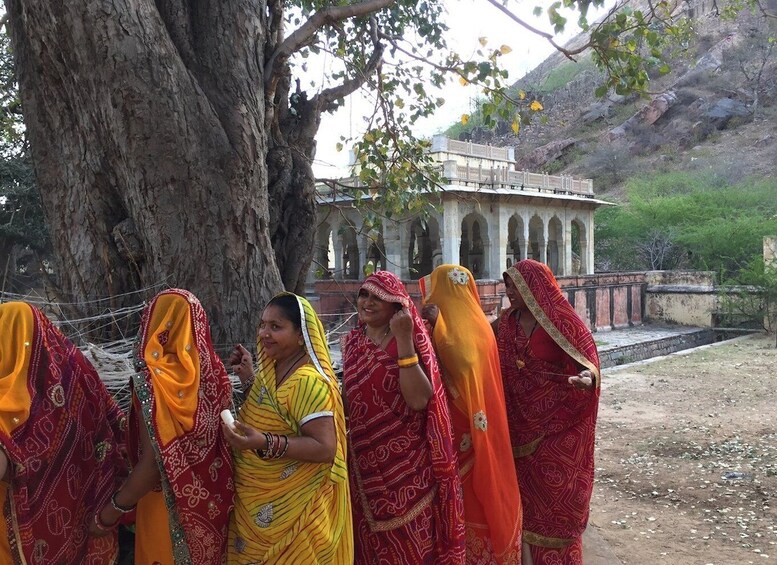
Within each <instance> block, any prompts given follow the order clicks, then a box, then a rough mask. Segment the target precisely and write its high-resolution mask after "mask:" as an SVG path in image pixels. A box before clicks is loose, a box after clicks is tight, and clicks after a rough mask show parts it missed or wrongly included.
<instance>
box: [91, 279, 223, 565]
mask: <svg viewBox="0 0 777 565" xmlns="http://www.w3.org/2000/svg"><path fill="white" fill-rule="evenodd" d="M136 347H137V349H136V352H135V371H136V373H135V374H134V375H133V377H132V381H131V384H132V409H131V412H130V418H129V452H130V453H129V454H130V459H131V461H132V465H133V468H132V472H131V473H130V475H129V477H128V479H127V482H126V483H125V484H124V485H123V486H122V487H121V488H120V489H119V490H117V491H116V492H115V493H114V495H113V497H112V498H111V500H110V502H109V504H106V505H105V506H104V507H103V508H102V510H101V511H100V513H99V514H98V515H97V523H98V529H99V528H106V527H110V526H111V525H113V524H115V523H116V522H117V521H118V520H119V518H120V517H121V515H122V514H123V513H125V512H129V511H131V510H132V509H134V508H135V505H137V514H136V525H135V563H136V564H138V565H151V564H152V563H153V564H154V565H171V564H175V565H184V564H192V563H196V564H197V565H217V564H221V563H222V562H223V561H224V556H225V555H226V541H227V526H228V523H229V513H230V510H231V509H232V502H233V500H232V499H233V493H234V484H233V479H232V456H231V454H230V451H229V448H228V446H227V443H226V441H225V440H224V437H223V435H222V434H221V426H220V423H221V419H220V413H221V411H222V410H224V409H225V408H227V407H229V406H231V395H232V386H231V384H230V382H229V379H228V377H227V372H226V370H225V369H224V365H223V364H222V362H221V360H220V359H219V358H218V356H217V355H216V353H215V352H214V350H213V344H212V343H211V338H210V328H209V326H208V320H207V317H206V315H205V311H204V310H203V308H202V305H201V304H200V302H199V300H197V298H196V297H195V296H194V295H193V294H191V293H190V292H188V291H186V290H180V289H170V290H165V291H163V292H160V293H159V294H157V295H156V296H155V297H154V299H153V300H152V301H151V303H150V304H149V305H148V306H147V307H146V309H145V311H144V312H143V319H142V321H141V327H140V332H139V334H138V343H137V346H136Z"/></svg>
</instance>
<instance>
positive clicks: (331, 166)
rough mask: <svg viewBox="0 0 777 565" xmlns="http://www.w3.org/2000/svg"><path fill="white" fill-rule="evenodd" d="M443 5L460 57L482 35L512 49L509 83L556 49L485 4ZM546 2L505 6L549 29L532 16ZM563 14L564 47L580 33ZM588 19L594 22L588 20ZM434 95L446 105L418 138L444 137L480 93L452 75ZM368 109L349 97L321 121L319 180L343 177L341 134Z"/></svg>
mask: <svg viewBox="0 0 777 565" xmlns="http://www.w3.org/2000/svg"><path fill="white" fill-rule="evenodd" d="M445 3H446V6H447V9H448V17H447V23H448V26H449V28H450V31H449V33H448V36H447V38H446V39H447V41H448V44H449V46H450V47H451V48H453V49H454V50H455V51H457V52H458V53H461V54H462V55H463V56H466V55H470V54H473V53H474V52H475V51H476V50H477V49H478V48H480V43H479V39H480V38H481V37H485V38H487V40H488V44H487V46H486V47H487V48H490V49H496V48H499V47H500V46H501V45H508V46H509V47H510V48H511V49H512V51H511V52H510V53H508V54H507V55H504V56H503V57H502V59H501V64H502V65H503V66H504V68H506V69H507V70H508V72H509V73H510V76H509V79H508V83H513V82H515V81H516V80H518V79H519V78H521V77H522V76H523V75H525V74H526V73H527V72H529V71H530V70H532V69H533V68H534V67H536V66H537V65H539V64H540V63H542V61H543V60H545V58H547V57H548V56H549V55H550V54H552V53H553V51H554V48H553V46H552V45H550V44H549V43H548V42H547V41H546V40H545V39H543V38H540V37H537V36H535V35H533V34H532V33H530V32H528V31H526V30H524V29H523V28H522V27H520V26H519V25H518V24H517V23H515V22H514V21H512V20H511V19H509V18H508V17H507V16H505V15H504V14H503V13H502V12H501V11H499V10H497V9H496V8H495V7H494V6H492V5H491V4H489V3H488V2H486V1H485V0H445ZM550 3H551V0H535V1H533V2H532V1H529V2H527V1H525V0H523V1H521V0H519V2H518V3H516V2H511V3H510V4H508V6H509V7H510V8H511V9H512V10H514V11H515V12H516V13H517V15H518V16H519V17H522V18H523V19H524V20H526V21H528V22H529V23H530V24H531V25H533V26H535V27H538V28H540V29H542V30H547V31H550V25H549V24H548V23H547V18H546V17H545V16H543V17H542V18H535V17H534V16H533V15H532V13H531V12H532V9H533V8H534V6H537V5H543V6H547V5H549V4H550ZM602 13H603V12H602ZM567 16H568V24H567V28H568V29H567V30H566V31H565V32H564V34H563V35H562V36H560V40H559V39H557V41H558V42H560V43H562V44H563V42H564V41H567V40H569V39H571V38H572V37H574V35H576V34H577V33H578V32H579V29H578V28H577V26H576V25H575V22H576V17H574V16H570V14H567ZM590 19H592V18H591V17H589V20H590ZM316 72H319V73H325V72H326V65H325V64H324V65H323V66H320V67H319V68H318V69H316ZM438 95H439V96H442V97H443V98H445V100H446V103H445V105H444V106H443V107H442V108H440V110H439V111H438V112H437V113H436V114H435V116H434V117H432V118H428V119H424V120H423V121H421V122H419V123H418V124H417V127H416V128H415V131H414V133H415V134H416V135H418V136H431V135H434V134H435V133H442V132H443V131H444V130H446V129H447V128H448V127H449V126H450V125H452V124H453V123H454V122H456V121H458V120H459V119H460V118H461V115H462V114H468V113H470V112H471V111H472V109H473V108H472V106H473V101H474V100H475V99H476V98H477V97H478V95H479V91H478V89H477V88H475V87H472V86H468V87H464V86H461V85H460V84H459V82H458V80H456V79H454V78H453V77H451V79H450V81H449V84H448V85H447V87H446V88H445V91H444V92H442V93H440V94H438ZM369 107H370V106H369V104H368V102H367V100H366V98H365V97H364V96H362V95H360V94H358V93H357V94H354V95H352V96H351V97H349V98H348V99H347V101H346V102H345V105H344V106H343V107H341V108H340V109H339V110H338V111H337V112H336V113H335V114H325V115H324V116H323V117H322V121H321V127H320V129H319V132H318V135H317V136H316V141H317V151H316V159H315V162H314V164H313V170H314V172H315V174H316V176H317V177H319V178H321V177H338V176H347V174H348V170H347V166H348V150H347V147H346V148H345V149H344V150H342V151H340V152H338V151H337V150H336V144H337V142H338V141H339V140H340V136H341V135H343V136H345V137H352V136H354V135H358V134H360V133H361V132H362V131H363V124H364V120H363V116H364V115H365V114H366V112H367V110H368V109H369Z"/></svg>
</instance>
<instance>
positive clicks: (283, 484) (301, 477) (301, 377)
mask: <svg viewBox="0 0 777 565" xmlns="http://www.w3.org/2000/svg"><path fill="white" fill-rule="evenodd" d="M296 298H297V302H298V304H299V307H300V314H301V319H302V333H303V336H304V339H305V346H306V348H307V351H308V354H309V356H310V359H311V362H310V363H308V364H306V365H303V366H302V367H300V368H299V369H297V370H296V371H295V372H294V373H293V374H292V375H291V376H290V377H289V378H288V379H286V380H285V381H283V382H282V383H281V386H280V387H278V388H276V386H275V363H274V361H273V360H272V359H270V358H268V357H267V356H266V355H265V354H264V353H263V351H262V345H261V343H259V344H257V354H258V359H259V368H258V371H257V375H256V381H255V383H254V385H253V387H252V389H251V393H250V394H249V397H248V399H247V400H246V402H245V404H243V406H242V407H241V408H240V412H239V416H238V417H239V419H240V421H241V422H243V423H245V424H247V425H249V426H251V427H253V428H256V429H258V430H261V431H263V432H270V433H274V434H281V435H288V436H298V435H300V434H301V432H300V430H301V428H302V426H303V425H304V424H305V423H307V422H309V421H311V420H313V419H315V418H319V417H330V416H331V417H333V418H334V423H335V431H336V435H337V451H336V453H335V459H334V462H333V463H306V462H302V461H296V460H292V459H288V458H281V459H273V460H264V459H261V458H259V457H258V456H257V455H256V453H255V452H254V451H252V450H245V451H235V489H236V497H235V511H234V513H233V516H232V521H231V522H230V527H229V555H228V562H229V563H240V564H243V563H245V564H248V563H256V562H260V563H279V564H280V563H289V564H294V565H296V564H299V563H305V564H313V563H320V564H328V563H331V564H337V565H340V564H348V563H352V562H353V528H352V523H351V507H350V500H349V492H348V474H347V470H346V451H345V449H346V440H345V416H344V411H343V403H342V399H341V397H340V391H339V388H338V386H337V380H336V379H335V376H334V372H333V371H332V363H331V360H330V357H329V349H328V347H327V345H326V341H325V334H324V328H323V326H322V325H321V321H320V320H319V319H318V316H316V313H315V311H314V310H313V307H312V306H311V305H310V303H309V302H308V301H307V300H305V299H304V298H302V297H299V296H297V297H296Z"/></svg>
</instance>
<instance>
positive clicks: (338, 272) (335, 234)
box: [332, 224, 343, 279]
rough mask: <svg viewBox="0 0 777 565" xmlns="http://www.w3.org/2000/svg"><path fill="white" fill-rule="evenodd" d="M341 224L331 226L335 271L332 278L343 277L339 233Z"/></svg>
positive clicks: (341, 246)
mask: <svg viewBox="0 0 777 565" xmlns="http://www.w3.org/2000/svg"><path fill="white" fill-rule="evenodd" d="M341 229H342V225H341V224H335V225H333V226H332V243H333V246H332V247H333V248H334V253H335V272H334V276H333V278H335V279H342V278H343V236H342V235H340V230H341Z"/></svg>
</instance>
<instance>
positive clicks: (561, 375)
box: [497, 259, 601, 565]
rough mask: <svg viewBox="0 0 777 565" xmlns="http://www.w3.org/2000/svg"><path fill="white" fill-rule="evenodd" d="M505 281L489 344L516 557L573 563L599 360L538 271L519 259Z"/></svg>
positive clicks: (585, 500)
mask: <svg viewBox="0 0 777 565" xmlns="http://www.w3.org/2000/svg"><path fill="white" fill-rule="evenodd" d="M504 280H505V288H506V293H507V297H508V298H509V299H510V303H511V306H510V308H509V309H507V310H506V311H505V312H504V313H503V314H502V316H501V317H500V318H499V320H498V324H497V342H498V344H499V356H500V361H501V365H502V376H503V379H504V391H505V399H506V401H507V420H508V424H509V426H510V436H511V439H512V444H513V455H514V457H515V467H516V470H517V471H518V482H519V484H520V487H521V498H522V501H523V542H524V551H523V553H524V561H525V562H529V563H534V564H535V565H546V564H548V565H549V564H556V563H564V564H569V565H575V564H581V563H582V562H583V561H582V560H583V544H582V537H581V536H582V534H583V531H585V528H586V525H587V523H588V509H589V502H590V500H591V492H592V490H593V480H594V432H595V428H596V415H597V411H598V407H599V384H600V382H601V378H600V373H599V355H598V353H597V351H596V345H595V343H594V339H593V336H592V335H591V331H590V330H589V329H588V327H587V326H586V325H585V323H584V322H583V320H582V319H581V318H580V316H578V314H577V312H575V309H574V308H573V307H572V305H571V304H570V303H569V302H567V300H566V299H565V298H564V295H563V294H562V292H561V289H560V288H559V286H558V283H557V282H556V279H555V278H554V276H553V273H552V272H551V270H550V268H548V266H547V265H544V264H542V263H538V262H537V261H533V260H531V259H526V260H523V261H519V262H518V263H516V264H515V265H513V266H512V267H511V268H510V269H508V270H507V272H506V273H505V274H504ZM527 545H528V548H529V551H527Z"/></svg>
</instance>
